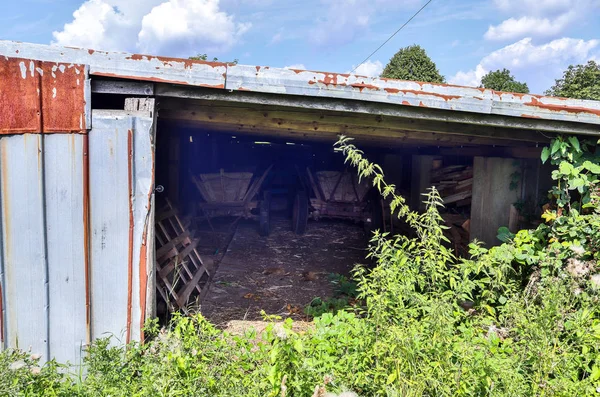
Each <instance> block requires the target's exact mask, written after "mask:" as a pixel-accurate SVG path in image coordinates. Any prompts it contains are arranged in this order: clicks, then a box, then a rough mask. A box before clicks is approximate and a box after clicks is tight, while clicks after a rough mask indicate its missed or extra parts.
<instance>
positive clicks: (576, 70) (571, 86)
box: [546, 61, 600, 100]
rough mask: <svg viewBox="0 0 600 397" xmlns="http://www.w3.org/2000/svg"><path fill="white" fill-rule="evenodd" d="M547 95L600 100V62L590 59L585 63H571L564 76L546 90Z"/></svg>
mask: <svg viewBox="0 0 600 397" xmlns="http://www.w3.org/2000/svg"><path fill="white" fill-rule="evenodd" d="M546 94H547V95H552V96H560V97H565V98H575V99H593V100H600V64H598V63H596V62H594V61H589V62H588V63H587V64H585V65H575V66H573V65H571V66H569V67H568V68H567V70H565V71H564V73H563V77H562V78H560V79H557V80H556V82H555V84H554V85H553V86H552V87H551V88H550V89H549V90H548V91H546Z"/></svg>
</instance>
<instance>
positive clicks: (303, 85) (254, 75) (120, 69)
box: [0, 41, 600, 135]
mask: <svg viewBox="0 0 600 397" xmlns="http://www.w3.org/2000/svg"><path fill="white" fill-rule="evenodd" d="M1 55H4V56H6V57H19V58H27V59H35V60H41V61H51V62H61V63H73V64H85V65H89V73H90V75H92V76H109V77H117V78H123V79H132V80H143V81H152V82H162V83H172V84H177V85H185V86H196V87H208V88H214V89H220V90H228V91H250V92H257V93H273V94H287V95H296V96H297V95H301V96H309V97H320V98H332V99H350V100H357V101H366V102H377V103H385V104H393V105H404V106H411V107H425V108H429V109H440V110H453V111H457V112H468V113H475V114H484V115H497V116H507V117H511V118H527V119H539V120H549V121H563V122H574V123H587V124H598V125H600V101H587V100H577V99H567V98H558V97H547V96H542V95H533V94H516V93H507V92H498V91H494V90H489V89H484V88H473V87H461V86H454V85H448V84H432V83H421V82H414V81H401V80H392V79H383V78H373V77H366V76H358V75H351V74H343V73H329V72H315V71H307V70H291V69H280V68H270V67H268V66H266V67H263V66H248V65H234V64H227V63H222V62H205V61H196V60H189V59H178V58H168V57H160V56H149V55H139V54H129V53H119V52H104V51H94V50H85V49H79V48H70V47H57V46H48V45H40V44H28V43H18V42H12V41H0V56H1ZM598 134H599V135H600V131H599V132H598Z"/></svg>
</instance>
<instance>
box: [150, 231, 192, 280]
mask: <svg viewBox="0 0 600 397" xmlns="http://www.w3.org/2000/svg"><path fill="white" fill-rule="evenodd" d="M199 242H200V239H198V238H196V239H193V240H192V243H191V244H189V245H188V246H186V247H185V248H184V249H183V250H182V251H181V252H180V253H178V254H177V256H176V257H175V258H173V259H171V260H170V261H169V263H168V264H167V265H166V266H163V267H162V269H160V271H159V272H158V274H159V276H160V277H166V276H167V275H168V274H169V273H171V271H173V269H174V268H175V266H176V265H177V263H179V262H181V261H182V260H183V258H185V257H186V256H188V255H189V254H190V253H191V252H192V251H193V250H194V249H196V247H197V246H198V243H199Z"/></svg>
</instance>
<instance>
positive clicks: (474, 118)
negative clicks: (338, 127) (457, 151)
mask: <svg viewBox="0 0 600 397" xmlns="http://www.w3.org/2000/svg"><path fill="white" fill-rule="evenodd" d="M155 95H157V96H161V97H165V98H163V101H167V100H168V97H170V98H188V99H198V100H203V101H212V102H216V101H220V102H225V103H232V104H233V103H235V104H260V105H270V106H286V107H289V108H293V109H310V110H326V111H338V112H348V113H354V114H374V115H388V116H394V117H404V118H410V119H413V120H416V121H420V120H439V121H444V122H449V123H466V124H472V125H479V126H481V127H484V128H487V127H488V126H495V127H499V128H506V129H512V130H513V132H514V134H515V137H516V136H518V135H519V134H520V133H521V132H522V131H523V130H533V131H546V132H545V135H547V136H549V137H550V139H552V138H553V136H550V135H549V133H567V134H582V135H593V136H597V135H598V127H597V126H595V125H593V124H583V123H581V124H575V123H570V122H564V121H556V120H541V119H527V118H524V117H505V116H500V115H495V114H473V113H468V112H448V111H444V110H436V109H427V108H422V107H415V106H402V105H397V104H386V103H376V102H367V101H356V100H350V99H334V98H318V97H302V96H298V95H285V94H263V93H255V92H243V91H237V92H228V91H223V90H214V89H207V88H201V87H186V86H174V85H172V84H157V85H156V86H155ZM163 101H161V103H162V102H163ZM517 139H518V138H517Z"/></svg>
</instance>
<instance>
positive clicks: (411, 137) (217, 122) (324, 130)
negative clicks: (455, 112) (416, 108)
mask: <svg viewBox="0 0 600 397" xmlns="http://www.w3.org/2000/svg"><path fill="white" fill-rule="evenodd" d="M161 118H165V119H173V120H184V121H195V122H198V124H197V125H198V126H202V128H206V129H210V130H217V129H219V128H220V129H221V130H224V131H228V132H234V131H237V132H243V131H246V132H252V133H253V134H256V135H264V134H268V135H274V136H282V137H286V136H287V137H290V136H294V137H296V138H298V139H302V138H309V139H315V138H319V137H321V138H324V139H329V140H332V141H333V142H335V141H336V140H337V136H338V135H340V134H344V135H348V136H353V137H363V138H365V137H369V138H373V139H374V140H381V139H386V138H387V139H390V138H394V140H398V139H401V140H406V141H414V142H435V145H440V146H441V145H442V144H444V143H446V144H447V145H449V146H456V145H457V144H459V145H460V144H463V145H464V144H487V145H505V146H515V145H517V144H520V145H522V144H523V143H522V142H515V141H509V140H505V141H502V140H498V139H496V138H490V137H486V136H485V135H484V136H481V135H474V136H469V135H464V134H459V133H455V134H452V133H442V132H432V131H414V130H409V129H403V128H402V127H401V126H400V125H398V126H395V127H394V128H382V127H379V126H375V127H365V126H354V125H352V124H351V123H348V122H347V123H344V124H325V123H319V122H317V121H314V122H311V121H303V120H300V121H298V120H283V119H276V120H271V119H259V120H251V119H244V118H241V117H240V118H237V119H236V118H232V117H226V116H224V115H223V116H222V117H213V116H212V115H202V114H199V113H197V112H194V111H176V110H165V111H163V112H161Z"/></svg>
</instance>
